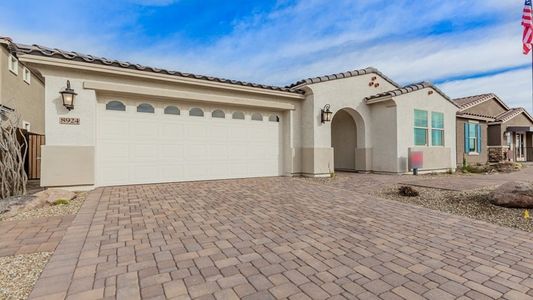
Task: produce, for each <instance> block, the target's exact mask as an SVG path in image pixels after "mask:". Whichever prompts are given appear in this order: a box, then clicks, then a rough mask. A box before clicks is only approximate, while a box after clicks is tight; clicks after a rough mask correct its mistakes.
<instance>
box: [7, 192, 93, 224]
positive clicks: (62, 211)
mask: <svg viewBox="0 0 533 300" xmlns="http://www.w3.org/2000/svg"><path fill="white" fill-rule="evenodd" d="M86 195H87V193H85V192H83V193H78V194H77V195H76V198H74V199H72V200H71V201H70V202H69V204H67V205H50V206H44V207H41V208H37V209H32V210H26V211H21V212H18V213H17V214H16V215H15V216H9V217H6V216H5V215H2V214H0V221H15V220H16V221H19V220H31V219H37V218H43V217H53V216H65V215H74V214H76V213H77V212H78V210H79V209H80V207H81V205H82V204H83V201H84V200H85V197H86Z"/></svg>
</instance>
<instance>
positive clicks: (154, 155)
mask: <svg viewBox="0 0 533 300" xmlns="http://www.w3.org/2000/svg"><path fill="white" fill-rule="evenodd" d="M157 148H158V147H157V144H152V143H149V144H148V143H145V144H133V145H131V146H130V157H131V159H132V160H134V161H156V160H157V159H158V152H157Z"/></svg>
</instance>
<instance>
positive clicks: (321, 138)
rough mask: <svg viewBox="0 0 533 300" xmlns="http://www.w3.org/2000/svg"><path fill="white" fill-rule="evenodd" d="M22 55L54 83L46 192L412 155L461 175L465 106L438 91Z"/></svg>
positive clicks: (36, 52) (387, 166)
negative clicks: (272, 80) (273, 82)
mask: <svg viewBox="0 0 533 300" xmlns="http://www.w3.org/2000/svg"><path fill="white" fill-rule="evenodd" d="M17 54H18V56H19V58H20V60H21V61H23V62H24V63H26V64H28V65H30V66H32V67H33V68H36V69H38V70H39V71H40V72H41V74H43V76H44V78H45V79H46V95H45V116H46V122H45V132H46V136H47V144H46V146H44V147H43V160H42V168H43V176H42V180H41V184H42V185H44V186H80V185H87V186H106V185H123V184H139V183H157V182H173V181H188V180H206V179H224V178H244V177H260V176H280V175H286V176H292V175H305V176H329V175H330V174H331V173H332V172H334V171H335V170H336V169H337V170H351V171H369V172H390V173H400V174H401V173H406V172H409V153H410V152H412V151H417V152H421V153H422V154H423V156H424V166H423V168H422V169H421V171H447V170H453V169H455V167H456V154H455V148H456V145H455V143H456V136H455V135H456V128H455V125H456V124H455V117H456V112H457V110H458V107H457V106H456V105H455V104H454V103H453V102H452V101H451V100H450V99H449V98H448V97H447V96H446V95H444V94H443V93H442V92H441V91H440V90H438V89H437V88H435V87H434V86H432V85H431V84H429V83H420V84H415V85H409V86H406V87H400V86H398V84H396V83H395V82H394V81H392V80H391V79H389V78H387V77H386V76H385V75H383V74H382V73H380V72H379V71H378V70H376V69H373V68H368V69H362V70H355V71H350V72H345V73H339V74H334V75H329V76H323V77H316V78H310V79H306V80H302V81H300V82H297V83H295V84H292V85H290V86H286V87H276V86H268V85H261V84H253V83H246V82H241V81H234V80H227V79H221V78H215V77H207V76H200V75H194V74H188V73H181V72H173V71H168V70H161V69H156V68H150V67H145V66H140V65H136V64H131V63H126V62H118V61H114V60H108V59H105V58H98V57H94V56H90V55H83V54H80V53H76V52H66V51H61V50H57V49H50V48H46V47H41V46H36V45H33V46H29V45H21V44H18V45H17ZM67 80H68V81H70V84H71V87H72V89H73V90H74V91H75V92H76V93H77V96H76V98H75V102H74V108H73V109H72V110H67V109H66V108H65V107H63V103H62V100H61V95H60V92H61V91H64V90H65V88H66V85H67ZM328 105H329V106H330V109H331V111H332V114H333V117H332V120H331V122H330V121H329V117H330V116H331V115H328V114H327V113H323V111H328V109H327V106H328ZM324 117H325V119H326V120H323V119H324Z"/></svg>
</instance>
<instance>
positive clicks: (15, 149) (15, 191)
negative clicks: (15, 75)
mask: <svg viewBox="0 0 533 300" xmlns="http://www.w3.org/2000/svg"><path fill="white" fill-rule="evenodd" d="M21 120H22V118H21V116H20V115H19V114H18V113H17V112H16V111H14V110H13V111H11V110H5V109H4V110H1V111H0V199H3V198H7V197H10V196H20V195H24V194H26V184H27V182H28V176H27V174H26V171H25V170H24V165H25V162H26V153H27V151H28V147H27V146H28V141H27V139H26V135H25V133H24V132H23V131H22V129H20V128H19V127H18V126H19V124H21V123H22V122H21Z"/></svg>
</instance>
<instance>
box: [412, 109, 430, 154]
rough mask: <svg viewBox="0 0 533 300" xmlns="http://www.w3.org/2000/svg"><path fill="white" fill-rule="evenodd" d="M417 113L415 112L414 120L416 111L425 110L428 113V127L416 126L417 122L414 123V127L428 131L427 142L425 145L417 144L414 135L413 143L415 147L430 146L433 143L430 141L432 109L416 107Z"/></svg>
mask: <svg viewBox="0 0 533 300" xmlns="http://www.w3.org/2000/svg"><path fill="white" fill-rule="evenodd" d="M414 111H415V113H413V120H414V118H415V115H416V111H420V112H425V113H426V127H421V126H416V124H413V125H414V126H413V128H414V129H423V130H425V131H426V143H425V144H424V145H417V144H416V136H414V137H413V138H414V140H413V144H414V146H415V147H429V145H431V141H430V131H429V128H430V125H431V124H430V122H431V119H430V117H431V113H430V111H428V110H424V109H417V108H415V110H414ZM413 134H414V131H413Z"/></svg>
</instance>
